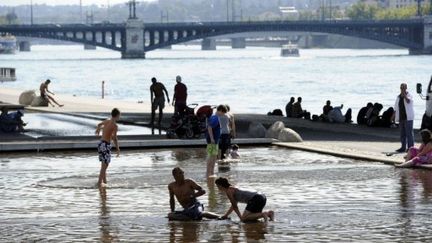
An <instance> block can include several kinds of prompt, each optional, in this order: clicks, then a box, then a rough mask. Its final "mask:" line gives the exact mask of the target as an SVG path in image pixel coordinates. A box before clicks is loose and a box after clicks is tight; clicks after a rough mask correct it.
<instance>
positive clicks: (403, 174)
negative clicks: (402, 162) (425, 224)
mask: <svg viewBox="0 0 432 243" xmlns="http://www.w3.org/2000/svg"><path fill="white" fill-rule="evenodd" d="M411 172H412V171H411V170H401V171H400V179H399V184H400V191H399V201H400V209H401V211H400V212H401V215H400V218H399V220H400V221H401V231H402V232H401V234H403V236H408V235H409V233H410V232H411V231H412V227H413V226H412V224H411V221H412V219H411V218H412V216H414V209H415V206H414V185H412V184H411V183H410V181H411V174H410V173H411Z"/></svg>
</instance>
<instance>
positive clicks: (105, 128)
mask: <svg viewBox="0 0 432 243" xmlns="http://www.w3.org/2000/svg"><path fill="white" fill-rule="evenodd" d="M119 119H120V111H119V110H118V109H117V108H114V109H113V110H112V111H111V119H108V120H105V121H103V122H101V123H99V124H98V125H97V128H96V132H95V133H96V136H99V133H100V131H101V130H102V138H101V140H100V142H99V144H98V153H99V161H100V162H101V169H100V173H99V181H98V183H97V185H98V186H99V187H102V186H105V185H106V184H107V180H106V170H107V168H108V165H109V163H110V162H111V140H113V141H114V145H115V147H116V149H117V157H119V156H120V147H119V144H118V139H117V130H118V126H117V121H118V120H119Z"/></svg>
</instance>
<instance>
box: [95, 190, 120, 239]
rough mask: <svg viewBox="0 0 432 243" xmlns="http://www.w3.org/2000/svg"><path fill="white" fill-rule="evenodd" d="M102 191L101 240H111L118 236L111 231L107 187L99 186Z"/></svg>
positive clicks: (100, 191)
mask: <svg viewBox="0 0 432 243" xmlns="http://www.w3.org/2000/svg"><path fill="white" fill-rule="evenodd" d="M99 193H100V216H99V229H100V231H101V235H100V241H101V242H111V241H113V240H115V239H116V238H117V237H116V236H115V235H112V233H111V219H110V208H109V207H108V206H107V192H106V188H105V187H99Z"/></svg>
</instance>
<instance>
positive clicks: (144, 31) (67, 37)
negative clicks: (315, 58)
mask: <svg viewBox="0 0 432 243" xmlns="http://www.w3.org/2000/svg"><path fill="white" fill-rule="evenodd" d="M269 31H275V32H280V31H288V32H316V33H327V34H338V35H344V36H351V37H358V38H364V39H370V40H376V41H381V42H385V43H389V44H393V45H397V46H401V47H404V48H407V49H409V50H410V53H411V54H429V55H430V54H432V16H427V17H424V18H417V19H409V20H392V21H390V20H383V21H351V20H341V21H260V22H202V23H201V22H194V23H146V24H144V23H143V22H142V21H141V20H139V19H138V18H136V17H134V16H132V17H130V18H129V19H128V20H127V22H126V23H122V24H91V25H86V24H62V25H59V24H48V25H4V26H0V34H5V33H9V34H13V35H16V36H25V37H37V38H48V39H56V40H63V41H71V42H76V43H82V44H86V45H94V46H98V47H103V48H108V49H111V50H115V51H119V52H121V53H122V58H145V53H146V52H149V51H153V50H156V49H159V48H164V47H167V46H171V45H175V44H180V43H184V42H188V41H192V40H197V39H204V40H206V39H207V38H210V37H215V36H220V35H227V34H235V33H243V32H269Z"/></svg>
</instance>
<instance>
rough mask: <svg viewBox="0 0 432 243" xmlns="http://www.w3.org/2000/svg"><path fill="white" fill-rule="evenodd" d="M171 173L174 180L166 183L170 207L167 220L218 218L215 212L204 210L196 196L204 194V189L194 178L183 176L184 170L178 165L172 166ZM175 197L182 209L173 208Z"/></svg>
mask: <svg viewBox="0 0 432 243" xmlns="http://www.w3.org/2000/svg"><path fill="white" fill-rule="evenodd" d="M172 175H173V177H174V180H175V181H173V182H171V183H170V184H169V185H168V191H169V195H170V200H169V201H170V208H171V212H170V213H169V214H168V219H169V220H201V219H202V218H208V219H218V218H219V217H220V215H217V214H215V213H211V212H204V205H203V204H202V203H200V202H199V201H198V199H197V198H198V197H200V196H202V195H204V194H205V193H206V192H205V190H204V189H203V188H202V187H201V186H200V185H198V184H197V183H196V182H195V181H194V180H192V179H189V178H185V176H184V171H183V170H182V169H181V168H180V167H176V168H174V169H173V170H172ZM175 199H177V201H178V202H179V204H180V205H181V206H182V207H183V210H180V211H176V210H175V209H176V208H175Z"/></svg>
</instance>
